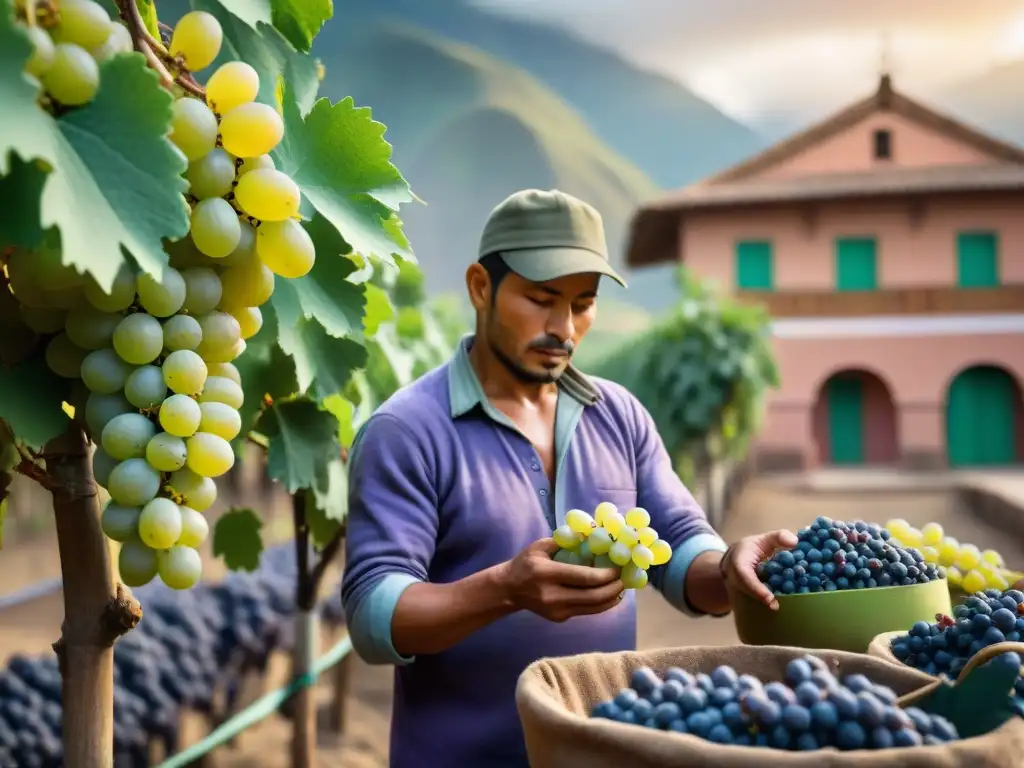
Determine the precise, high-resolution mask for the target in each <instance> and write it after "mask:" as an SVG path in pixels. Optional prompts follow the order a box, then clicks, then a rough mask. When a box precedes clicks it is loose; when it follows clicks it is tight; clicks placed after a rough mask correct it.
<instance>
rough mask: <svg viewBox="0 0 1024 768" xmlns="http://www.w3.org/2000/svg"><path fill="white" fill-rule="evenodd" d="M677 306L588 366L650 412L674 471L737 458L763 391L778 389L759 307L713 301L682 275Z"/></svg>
mask: <svg viewBox="0 0 1024 768" xmlns="http://www.w3.org/2000/svg"><path fill="white" fill-rule="evenodd" d="M679 286H680V293H681V296H680V299H679V304H678V306H677V307H676V308H675V309H674V310H673V311H672V313H671V314H670V315H669V316H668V317H667V318H665V319H663V320H661V321H660V322H658V323H656V324H655V325H654V326H652V327H651V328H650V329H648V330H646V331H644V332H642V333H640V334H639V335H638V336H637V337H635V338H632V339H630V340H629V341H628V342H626V343H624V344H623V345H621V346H620V347H618V348H616V349H614V350H612V351H610V352H609V354H608V355H606V356H605V357H603V358H601V359H600V360H598V361H596V362H595V363H594V364H592V365H590V366H588V368H587V370H588V372H590V373H593V374H594V375H597V376H603V377H605V378H608V379H611V380H613V381H617V382H618V383H620V384H622V385H623V386H625V387H627V388H628V389H629V390H630V391H631V392H633V393H634V394H635V395H636V396H637V398H638V399H639V400H640V401H641V402H642V403H643V404H644V406H645V407H646V408H647V409H648V410H649V411H650V413H651V416H652V417H653V418H654V421H655V423H656V424H657V425H658V430H659V432H660V433H661V436H662V439H663V440H664V441H665V445H666V447H667V449H668V451H669V453H670V454H671V455H672V457H673V459H674V460H675V461H676V463H677V465H678V467H679V469H680V471H681V472H682V473H683V474H684V476H688V479H692V471H693V468H694V467H695V466H699V465H700V464H701V463H703V461H704V460H706V459H709V458H710V459H717V458H724V457H729V458H738V457H740V456H742V455H743V453H744V452H745V451H746V449H747V446H748V445H749V442H750V438H751V437H752V436H753V435H754V434H755V433H756V432H757V429H758V427H759V425H760V423H761V418H762V416H763V411H764V397H765V394H766V393H767V391H768V390H769V389H771V388H774V387H777V386H778V383H779V374H778V369H777V367H776V363H775V357H774V353H773V351H772V348H771V335H770V318H769V316H768V314H767V313H766V312H765V311H764V309H763V308H761V307H757V306H751V305H745V304H740V303H737V302H735V301H732V300H730V299H728V298H727V297H723V296H719V295H718V294H717V293H716V291H715V290H714V288H713V287H712V286H711V285H709V284H707V283H705V282H702V281H701V280H700V279H699V278H697V277H695V276H694V275H692V274H691V273H690V272H688V271H687V270H686V269H685V268H681V269H680V271H679Z"/></svg>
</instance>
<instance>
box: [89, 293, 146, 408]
mask: <svg viewBox="0 0 1024 768" xmlns="http://www.w3.org/2000/svg"><path fill="white" fill-rule="evenodd" d="M140 282H141V281H140ZM163 348H164V329H163V327H162V326H161V325H160V321H159V320H157V319H156V318H155V317H153V316H152V315H147V314H146V313H145V312H136V313H135V314H132V315H128V316H127V317H126V318H124V319H123V320H122V321H121V322H120V323H118V325H117V328H115V329H114V351H115V352H117V354H118V356H119V357H120V358H121V359H122V360H124V361H125V362H126V363H131V364H132V365H145V364H146V363H151V362H153V361H154V360H156V359H157V358H158V357H159V356H160V353H161V352H162V351H163ZM90 389H91V387H90Z"/></svg>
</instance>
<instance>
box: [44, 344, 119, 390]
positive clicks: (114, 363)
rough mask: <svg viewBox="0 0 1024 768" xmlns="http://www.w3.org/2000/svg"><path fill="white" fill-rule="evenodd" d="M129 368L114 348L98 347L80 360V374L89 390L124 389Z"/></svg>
mask: <svg viewBox="0 0 1024 768" xmlns="http://www.w3.org/2000/svg"><path fill="white" fill-rule="evenodd" d="M55 338H59V337H55ZM131 370H132V369H131V367H130V366H129V365H128V364H127V363H126V362H125V361H124V360H122V359H121V358H120V357H119V356H118V355H117V353H116V352H115V351H114V350H112V349H110V348H107V349H98V350H96V351H95V352H90V353H89V354H88V355H86V357H85V359H84V360H83V361H82V367H81V376H82V381H83V382H85V386H87V387H88V388H89V391H90V392H98V393H99V394H101V395H112V394H114V393H115V392H118V391H119V390H121V389H124V385H125V382H126V381H127V380H128V374H129V373H131Z"/></svg>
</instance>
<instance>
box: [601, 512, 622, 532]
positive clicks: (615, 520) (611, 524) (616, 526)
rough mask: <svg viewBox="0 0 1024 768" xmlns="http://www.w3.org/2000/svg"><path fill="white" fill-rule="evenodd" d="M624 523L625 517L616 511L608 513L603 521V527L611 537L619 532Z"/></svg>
mask: <svg viewBox="0 0 1024 768" xmlns="http://www.w3.org/2000/svg"><path fill="white" fill-rule="evenodd" d="M625 525H626V521H625V518H623V517H622V515H621V514H620V513H618V512H612V513H610V514H609V515H608V516H607V517H606V518H605V521H604V529H605V530H606V531H608V533H610V534H611V535H612V538H615V537H616V536H618V535H619V532H620V531H621V530H622V529H623V527H625Z"/></svg>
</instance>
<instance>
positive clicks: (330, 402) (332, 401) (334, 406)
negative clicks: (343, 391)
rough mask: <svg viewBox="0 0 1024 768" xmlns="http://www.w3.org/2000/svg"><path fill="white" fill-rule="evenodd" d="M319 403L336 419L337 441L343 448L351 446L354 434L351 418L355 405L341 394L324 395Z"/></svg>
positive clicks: (353, 414)
mask: <svg viewBox="0 0 1024 768" xmlns="http://www.w3.org/2000/svg"><path fill="white" fill-rule="evenodd" d="M321 405H323V407H324V408H326V409H327V410H328V411H330V412H331V413H333V414H334V416H335V417H336V418H337V419H338V442H340V443H341V446H342V447H343V448H351V447H352V440H353V439H354V438H355V436H356V431H355V428H354V427H353V426H352V419H353V417H354V416H355V411H356V407H355V405H353V404H352V402H351V401H350V400H347V399H346V398H345V397H343V396H342V395H331V396H330V397H325V398H324V400H323V403H321Z"/></svg>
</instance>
